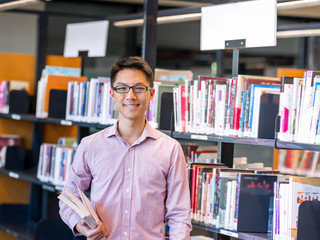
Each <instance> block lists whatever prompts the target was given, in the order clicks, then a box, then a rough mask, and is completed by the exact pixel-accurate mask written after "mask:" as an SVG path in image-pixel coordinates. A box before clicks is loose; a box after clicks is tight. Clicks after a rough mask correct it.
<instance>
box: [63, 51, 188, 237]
mask: <svg viewBox="0 0 320 240" xmlns="http://www.w3.org/2000/svg"><path fill="white" fill-rule="evenodd" d="M110 77H111V87H112V90H111V91H110V94H111V96H112V99H113V100H114V101H115V103H116V106H117V109H118V110H119V119H118V121H117V123H116V124H115V125H113V126H111V127H109V128H106V129H104V130H102V131H100V132H98V133H95V134H92V135H90V136H88V137H86V138H84V139H82V141H81V143H80V145H79V147H78V149H77V152H76V155H75V157H74V161H73V164H72V167H71V171H70V174H69V179H68V181H67V184H66V187H65V188H68V189H70V190H71V191H73V192H75V193H76V192H77V190H76V185H78V186H79V187H80V188H81V189H82V190H83V191H84V190H87V189H88V188H89V186H91V192H90V196H91V201H92V202H93V203H94V205H95V208H96V211H97V213H98V215H99V217H100V219H101V221H102V222H101V223H100V224H99V226H98V227H97V228H96V229H90V228H89V227H88V226H87V225H86V224H85V223H84V222H83V221H81V218H80V217H79V216H78V215H77V214H76V213H75V212H74V211H73V210H72V209H70V208H69V207H68V206H66V205H65V204H64V203H63V202H60V215H61V218H62V219H63V220H64V222H66V223H67V224H68V226H69V227H70V228H71V229H72V230H73V232H74V234H75V235H79V234H82V235H84V236H87V237H88V238H89V239H90V240H100V239H108V240H121V239H131V240H144V239H146V240H149V239H150V240H160V239H164V236H163V233H162V225H163V222H164V221H167V222H168V224H169V229H170V231H169V233H170V239H172V240H185V239H190V237H189V235H190V231H191V221H190V216H189V209H190V194H189V188H188V180H187V169H186V164H185V160H184V154H183V151H182V149H181V146H180V144H179V143H178V142H177V141H176V140H174V139H172V138H170V137H169V136H167V135H165V134H163V133H161V132H160V131H157V130H155V129H153V128H152V127H151V126H150V124H149V123H148V121H147V120H146V119H145V111H146V110H147V108H148V106H149V102H150V100H151V99H152V98H153V97H154V92H155V91H154V89H153V88H152V87H153V73H152V70H151V68H150V66H149V65H148V64H147V63H146V62H145V61H144V60H142V59H141V58H140V57H128V58H125V59H123V60H120V61H118V62H117V63H116V64H115V65H113V66H112V68H111V72H110ZM106 232H108V234H106Z"/></svg>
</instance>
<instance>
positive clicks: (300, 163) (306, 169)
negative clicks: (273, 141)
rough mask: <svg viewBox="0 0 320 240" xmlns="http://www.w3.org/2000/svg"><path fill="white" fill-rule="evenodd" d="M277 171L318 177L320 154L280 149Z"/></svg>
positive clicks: (319, 173)
mask: <svg viewBox="0 0 320 240" xmlns="http://www.w3.org/2000/svg"><path fill="white" fill-rule="evenodd" d="M278 169H279V170H280V172H282V173H286V174H292V175H300V176H307V177H320V152H313V151H308V150H285V149H280V150H279V154H278Z"/></svg>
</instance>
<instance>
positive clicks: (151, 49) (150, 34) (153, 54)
mask: <svg viewBox="0 0 320 240" xmlns="http://www.w3.org/2000/svg"><path fill="white" fill-rule="evenodd" d="M157 15H158V0H145V1H144V10H143V20H144V22H143V33H142V52H141V56H142V58H143V59H144V60H145V61H147V62H148V63H149V65H150V67H151V69H152V70H154V69H155V67H156V59H157Z"/></svg>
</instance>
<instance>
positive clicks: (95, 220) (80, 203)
mask: <svg viewBox="0 0 320 240" xmlns="http://www.w3.org/2000/svg"><path fill="white" fill-rule="evenodd" d="M77 188H78V192H79V194H80V197H81V200H80V199H79V198H78V197H77V196H76V195H75V194H74V193H73V192H71V191H70V190H69V189H65V190H64V191H63V193H61V194H60V195H59V196H58V198H59V199H60V200H61V201H62V202H64V203H65V204H67V205H68V206H69V207H71V208H72V209H73V210H75V211H76V212H77V213H78V214H79V216H80V217H81V218H82V219H83V220H84V221H85V223H86V224H87V225H88V226H89V227H90V228H91V229H93V228H97V227H98V225H99V222H101V221H100V219H99V217H98V215H97V213H96V211H95V209H94V208H93V206H92V203H91V202H90V200H89V199H88V198H87V196H86V195H85V194H84V193H83V192H82V191H81V189H80V188H79V187H78V186H77Z"/></svg>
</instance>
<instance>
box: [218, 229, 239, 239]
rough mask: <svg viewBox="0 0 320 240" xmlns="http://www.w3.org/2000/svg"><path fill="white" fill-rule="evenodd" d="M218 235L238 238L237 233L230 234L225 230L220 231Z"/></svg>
mask: <svg viewBox="0 0 320 240" xmlns="http://www.w3.org/2000/svg"><path fill="white" fill-rule="evenodd" d="M220 233H221V234H224V235H227V236H230V237H235V238H238V233H235V232H230V231H226V230H223V229H220Z"/></svg>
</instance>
